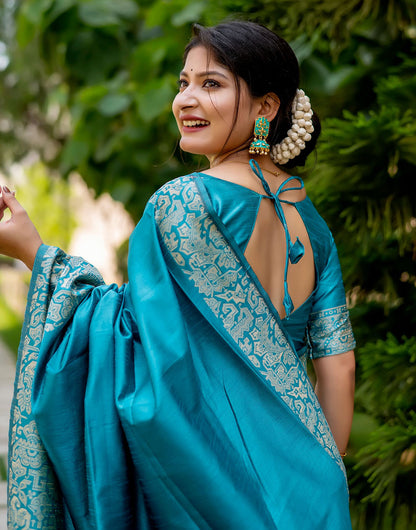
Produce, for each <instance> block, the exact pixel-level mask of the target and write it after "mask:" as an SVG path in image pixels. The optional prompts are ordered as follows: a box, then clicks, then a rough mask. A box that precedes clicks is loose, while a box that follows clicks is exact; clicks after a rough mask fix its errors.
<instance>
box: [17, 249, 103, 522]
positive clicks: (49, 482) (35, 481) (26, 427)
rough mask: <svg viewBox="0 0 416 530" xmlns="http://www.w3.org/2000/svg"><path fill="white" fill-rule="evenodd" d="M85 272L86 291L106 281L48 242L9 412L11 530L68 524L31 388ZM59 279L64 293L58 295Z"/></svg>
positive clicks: (33, 288) (33, 291)
mask: <svg viewBox="0 0 416 530" xmlns="http://www.w3.org/2000/svg"><path fill="white" fill-rule="evenodd" d="M62 272H63V274H62V277H61V273H62ZM80 274H81V275H84V277H85V278H87V280H89V281H86V282H85V283H86V285H85V287H84V286H80V287H78V292H79V293H81V296H82V292H83V291H85V290H87V289H88V283H90V284H92V285H97V284H99V283H102V279H101V277H100V276H99V274H98V273H96V271H95V269H94V267H93V266H92V265H90V264H88V263H86V262H84V261H83V260H82V259H81V258H72V257H70V256H66V255H65V254H64V253H63V252H62V251H60V250H59V249H57V248H56V247H47V248H46V247H44V253H43V256H42V258H41V260H40V261H39V263H38V264H37V270H36V271H34V274H33V278H32V284H31V294H30V298H29V303H30V305H29V306H28V307H27V309H26V316H25V322H24V326H23V333H22V340H21V343H20V350H19V358H18V364H17V371H16V381H15V389H14V396H13V401H12V407H11V414H10V428H9V462H8V465H9V469H8V529H9V530H11V529H13V530H18V529H19V530H20V529H21V530H23V529H24V530H32V529H42V530H58V529H62V528H64V522H63V513H62V502H61V500H60V498H59V487H58V485H57V482H56V478H55V475H54V472H53V470H52V466H51V463H50V461H49V459H48V457H47V454H46V451H45V448H44V447H43V444H42V441H41V439H40V437H39V433H38V430H37V428H36V423H35V420H34V418H33V414H32V392H33V381H34V375H35V370H36V365H37V361H38V356H39V350H40V346H41V342H42V338H43V335H44V332H45V331H46V330H47V329H48V328H53V327H55V326H59V325H62V323H63V322H64V321H65V318H66V316H67V315H68V314H69V313H71V312H72V311H73V310H74V309H75V307H76V305H77V304H78V303H79V301H78V300H77V297H75V296H71V292H72V290H73V283H74V281H75V280H76V278H77V277H78V276H79V275H80ZM58 281H59V284H60V293H61V296H59V297H57V299H53V298H52V294H53V292H54V290H55V287H56V285H57V283H58ZM65 294H67V295H68V296H66V295H65Z"/></svg>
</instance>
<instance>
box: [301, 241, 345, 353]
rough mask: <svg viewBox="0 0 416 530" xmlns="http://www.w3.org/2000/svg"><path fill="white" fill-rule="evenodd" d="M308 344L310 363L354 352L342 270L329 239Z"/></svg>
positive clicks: (311, 316) (310, 317)
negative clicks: (327, 356)
mask: <svg viewBox="0 0 416 530" xmlns="http://www.w3.org/2000/svg"><path fill="white" fill-rule="evenodd" d="M307 340H308V347H309V354H310V357H311V358H312V359H317V358H319V357H324V356H326V355H336V354H340V353H346V352H347V351H350V350H352V349H354V348H355V340H354V335H353V332H352V328H351V322H350V317H349V312H348V309H347V305H346V300H345V290H344V284H343V281H342V274H341V267H340V264H339V259H338V253H337V249H336V246H335V242H334V240H333V239H332V237H331V248H330V251H329V257H328V261H327V263H326V265H325V267H324V270H323V272H322V273H321V275H320V277H319V279H318V286H317V289H316V292H315V296H314V300H313V306H312V311H311V314H310V316H309V321H308V326H307Z"/></svg>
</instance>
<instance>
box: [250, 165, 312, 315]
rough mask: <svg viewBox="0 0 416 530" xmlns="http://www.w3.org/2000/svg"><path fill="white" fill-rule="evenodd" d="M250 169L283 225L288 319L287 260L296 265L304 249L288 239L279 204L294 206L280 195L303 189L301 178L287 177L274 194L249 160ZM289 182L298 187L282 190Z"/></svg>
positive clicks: (299, 243) (259, 170) (257, 167)
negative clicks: (297, 183) (294, 182)
mask: <svg viewBox="0 0 416 530" xmlns="http://www.w3.org/2000/svg"><path fill="white" fill-rule="evenodd" d="M250 167H251V169H252V170H253V172H254V174H255V175H256V176H257V177H258V178H259V179H260V180H261V182H262V184H263V188H264V191H265V192H266V196H267V197H269V198H270V199H271V200H272V201H273V204H274V209H275V210H276V213H277V216H278V217H279V219H280V222H281V223H282V225H283V229H284V231H285V239H286V258H285V271H284V296H283V307H284V309H285V313H286V317H289V315H290V313H291V312H292V311H293V309H294V305H293V301H292V298H291V296H290V294H289V289H288V285H287V273H288V269H289V260H290V262H291V263H292V264H295V263H298V261H299V260H300V259H301V258H302V257H303V256H304V254H305V247H304V245H303V243H302V242H301V241H300V240H299V238H298V237H297V238H296V241H295V242H294V243H292V241H291V239H290V233H289V228H288V226H287V222H286V217H285V214H284V211H283V207H282V204H281V203H286V204H291V205H292V206H293V205H294V204H295V203H294V202H292V201H288V200H285V199H282V198H281V197H280V195H281V194H282V193H284V192H286V191H292V190H301V189H303V188H304V184H303V181H302V179H301V178H299V177H289V178H287V179H286V180H285V181H284V182H282V184H280V186H279V187H278V189H277V191H276V193H272V191H271V189H270V186H269V184H268V182H267V180H266V179H265V178H264V176H263V173H262V171H261V169H260V166H259V165H258V163H257V162H256V161H255V160H253V159H251V160H250ZM291 180H297V181H298V182H299V186H294V187H291V188H284V187H285V185H286V184H287V183H288V182H290V181H291Z"/></svg>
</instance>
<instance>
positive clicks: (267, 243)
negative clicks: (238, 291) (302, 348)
mask: <svg viewBox="0 0 416 530" xmlns="http://www.w3.org/2000/svg"><path fill="white" fill-rule="evenodd" d="M206 173H208V174H210V175H212V176H214V177H217V178H220V179H222V180H227V181H230V182H233V183H235V184H239V185H240V186H244V187H246V188H249V189H252V190H253V191H256V192H257V193H260V194H262V195H266V192H265V190H264V188H263V184H262V182H261V180H260V179H259V177H257V176H256V175H255V174H254V173H253V171H252V170H251V168H250V166H248V165H247V166H242V165H241V164H237V163H234V164H232V163H230V164H223V165H220V166H218V167H216V168H212V169H210V170H207V171H206ZM263 177H264V178H265V180H266V181H267V183H268V185H269V187H270V190H271V192H272V193H273V194H274V193H276V191H277V189H278V187H279V186H280V185H281V184H282V183H283V182H284V181H285V180H286V179H287V178H289V177H290V175H288V174H286V173H284V172H279V174H278V176H276V175H273V174H271V173H270V172H268V171H263ZM298 185H299V183H298V181H296V180H294V181H291V182H289V183H287V185H285V186H284V188H283V189H285V188H291V187H298ZM305 197H306V193H305V190H304V189H296V190H291V191H286V192H285V191H282V192H281V193H280V195H279V198H280V199H282V200H285V201H290V202H298V201H302V200H303V199H305ZM275 200H277V199H271V198H269V197H265V198H263V199H262V201H261V203H260V207H259V211H258V214H257V219H256V223H255V226H254V230H253V232H252V235H251V237H250V240H249V242H248V245H247V247H246V250H245V257H246V259H247V261H248V262H249V264H250V266H251V267H252V269H253V271H254V273H255V274H256V276H257V277H258V279H259V281H260V283H261V284H262V286H263V288H264V289H265V291H266V292H267V294H268V295H269V297H270V300H271V302H272V303H273V305H274V306H275V308H276V309H277V311H278V313H279V315H280V317H282V318H284V317H285V316H287V315H286V311H285V308H284V305H283V298H284V272H285V263H286V246H287V245H286V236H285V230H284V227H283V224H282V222H281V221H280V219H279V217H278V215H277V213H276V209H275V205H274V201H275ZM280 204H281V205H282V209H283V213H284V217H285V219H286V223H287V227H288V230H289V234H290V240H291V242H292V243H294V242H295V241H296V239H297V238H299V241H300V242H301V243H302V244H303V246H304V249H305V251H304V255H303V257H302V258H301V259H300V260H299V261H298V262H297V263H296V264H292V263H291V262H290V260H289V264H288V272H287V283H288V292H289V295H290V297H291V299H292V302H293V306H294V309H297V308H298V307H299V306H300V305H302V304H303V302H305V300H306V299H307V298H308V297H309V296H310V294H311V293H312V291H313V289H314V286H315V267H314V259H313V253H312V247H311V244H310V240H309V236H308V233H307V230H306V227H305V225H304V223H303V220H302V218H301V216H300V215H299V213H298V211H297V209H296V207H295V206H294V205H292V204H287V203H284V202H280Z"/></svg>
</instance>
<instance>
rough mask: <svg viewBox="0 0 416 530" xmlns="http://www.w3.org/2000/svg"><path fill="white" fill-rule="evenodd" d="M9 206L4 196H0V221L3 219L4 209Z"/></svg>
mask: <svg viewBox="0 0 416 530" xmlns="http://www.w3.org/2000/svg"><path fill="white" fill-rule="evenodd" d="M6 208H7V206H6V203H5V202H4V200H3V197H0V221H1V220H2V219H3V215H4V210H5V209H6Z"/></svg>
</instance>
